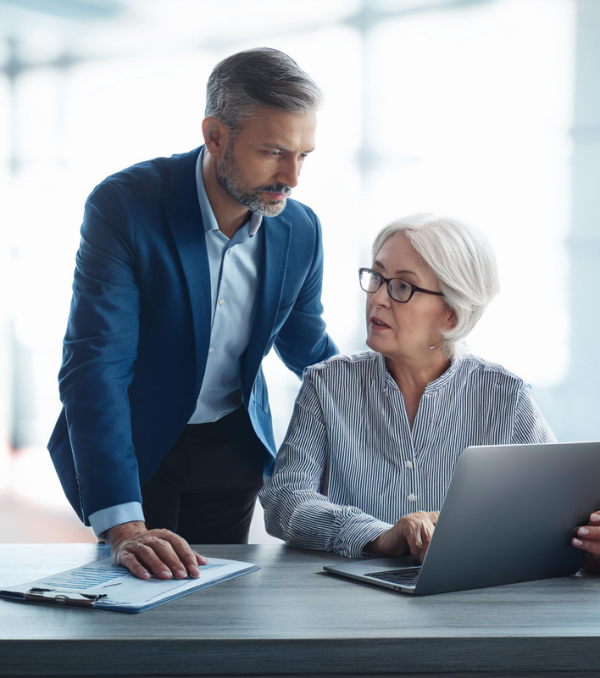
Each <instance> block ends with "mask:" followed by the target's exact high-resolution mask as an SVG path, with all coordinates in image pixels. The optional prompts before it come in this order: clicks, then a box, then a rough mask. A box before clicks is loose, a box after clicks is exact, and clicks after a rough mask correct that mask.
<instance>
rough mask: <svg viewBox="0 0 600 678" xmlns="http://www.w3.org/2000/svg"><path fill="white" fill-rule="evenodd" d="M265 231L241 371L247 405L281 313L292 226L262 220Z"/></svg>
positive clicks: (281, 221)
mask: <svg viewBox="0 0 600 678" xmlns="http://www.w3.org/2000/svg"><path fill="white" fill-rule="evenodd" d="M262 229H264V243H265V248H264V254H263V260H262V265H261V277H260V282H259V287H258V294H257V298H256V313H255V314H254V323H253V327H252V337H251V339H250V345H249V346H248V351H247V353H246V355H245V356H244V361H243V367H242V395H243V399H244V402H245V403H246V405H247V404H248V399H249V396H250V391H251V390H252V385H253V382H254V377H255V376H256V373H257V372H258V369H259V367H260V363H261V361H262V359H263V352H264V350H265V347H266V346H267V344H268V343H269V341H270V339H271V331H272V330H273V325H274V324H275V317H276V316H277V311H278V310H279V302H280V300H281V294H282V292H283V281H284V277H285V271H286V267H287V260H288V253H289V247H290V237H291V233H292V225H291V224H290V222H289V221H287V220H286V219H284V218H283V217H282V216H279V217H263V220H262V224H261V230H262Z"/></svg>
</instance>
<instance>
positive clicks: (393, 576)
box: [365, 567, 421, 586]
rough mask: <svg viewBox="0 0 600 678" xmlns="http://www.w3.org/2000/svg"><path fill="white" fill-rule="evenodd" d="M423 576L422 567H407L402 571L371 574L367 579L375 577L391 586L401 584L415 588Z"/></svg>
mask: <svg viewBox="0 0 600 678" xmlns="http://www.w3.org/2000/svg"><path fill="white" fill-rule="evenodd" d="M420 574H421V568H420V567H405V568H403V569H402V570H387V571H386V572H369V573H368V574H367V575H365V576H366V577H374V578H375V579H381V580H383V581H387V582H390V583H391V584H401V585H402V586H414V585H415V584H416V583H417V579H418V578H419V575H420Z"/></svg>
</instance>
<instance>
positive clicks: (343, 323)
mask: <svg viewBox="0 0 600 678" xmlns="http://www.w3.org/2000/svg"><path fill="white" fill-rule="evenodd" d="M259 45H266V46H270V47H275V48H277V49H280V50H283V51H284V52H286V53H288V54H289V55H291V56H292V57H293V58H294V59H295V60H296V61H297V62H298V63H299V64H300V66H301V67H302V68H303V69H304V70H306V71H307V72H308V73H309V74H310V75H311V76H312V77H313V78H314V79H315V80H316V81H317V82H318V84H319V85H320V86H321V88H322V89H323V90H324V93H325V104H324V106H323V108H322V111H321V112H320V113H319V123H318V131H317V134H318V136H317V151H316V152H315V153H314V154H313V155H311V157H310V158H309V160H307V162H306V163H305V166H304V171H303V176H302V178H301V182H300V186H299V187H298V189H296V190H295V191H294V197H295V198H297V199H298V200H301V201H302V202H305V203H307V204H309V205H310V206H311V207H312V208H313V209H314V210H315V211H316V212H317V214H318V215H319V216H320V218H321V222H322V224H323V232H324V248H325V277H324V294H323V302H324V305H325V320H326V321H327V324H328V329H329V331H330V333H331V335H332V336H333V338H334V339H335V340H336V342H337V343H338V345H339V346H340V349H341V350H342V351H343V352H353V351H357V350H362V349H364V348H365V344H364V337H365V329H364V320H363V316H364V298H363V293H362V292H361V291H360V289H359V287H358V281H357V273H356V269H357V268H358V267H359V266H361V265H368V264H370V255H369V251H370V244H371V242H372V240H373V237H374V235H375V234H376V232H377V231H378V230H379V229H380V228H381V227H383V226H384V225H385V224H386V223H388V222H389V221H391V220H392V219H394V218H396V217H400V216H405V215H408V214H412V213H415V212H423V211H428V212H437V213H438V214H441V215H444V216H452V217H456V218H459V219H464V220H467V221H469V222H471V223H472V224H474V225H475V226H477V227H479V228H480V229H482V230H483V231H484V232H485V233H487V235H488V236H489V237H490V239H491V240H492V242H493V244H494V246H495V248H496V253H497V256H498V260H499V266H500V274H501V282H502V292H501V295H500V296H499V297H498V298H497V299H496V301H494V303H493V304H492V306H491V307H490V309H489V311H488V312H487V313H486V315H485V316H484V318H483V319H482V321H481V322H480V324H479V326H478V327H477V328H476V331H475V332H474V333H473V335H472V337H471V340H470V346H471V349H472V350H473V352H474V353H476V354H478V355H481V356H483V357H485V358H486V359H488V360H491V361H495V362H499V363H501V364H503V365H504V366H505V367H507V368H508V369H510V370H512V371H514V372H516V373H517V374H519V375H520V376H521V377H523V378H524V379H525V380H526V381H528V382H530V383H531V384H532V385H533V395H534V397H535V398H536V400H537V402H538V403H539V405H540V407H541V409H542V411H543V412H544V414H545V416H546V418H547V419H548V421H549V423H550V425H551V426H552V428H553V429H554V431H555V432H556V434H557V436H558V438H559V440H560V441H575V440H593V439H600V407H599V406H600V396H599V395H598V389H597V387H596V386H595V384H596V383H597V382H598V381H599V379H600V360H598V358H597V355H596V350H597V349H596V346H597V341H596V340H597V337H598V335H599V330H600V327H599V325H600V320H599V310H600V309H599V303H598V299H599V295H600V283H599V280H598V271H599V270H600V187H599V180H600V77H598V73H600V0H0V159H1V162H0V290H1V291H0V541H5V542H11V541H13V542H35V541H37V542H51V541H95V538H94V535H93V533H92V531H91V529H90V528H85V527H83V526H82V525H81V524H80V523H79V521H78V519H77V518H76V516H75V514H74V512H73V511H72V510H71V508H70V507H69V506H68V504H67V502H66V500H65V499H64V497H63V494H62V491H61V489H60V486H59V483H58V480H57V478H56V475H55V472H54V469H53V467H52V464H51V462H50V459H49V455H48V453H47V452H46V450H45V444H46V442H47V440H48V438H49V436H50V433H51V431H52V428H53V426H54V422H55V420H56V417H57V416H58V413H59V411H60V402H59V398H58V387H57V373H58V369H59V367H60V360H61V341H62V337H63V335H64V331H65V328H66V322H67V316H68V309H69V302H70V295H71V283H72V276H73V269H74V257H75V252H76V250H77V247H78V242H79V227H80V224H81V218H82V214H83V205H84V202H85V198H86V196H87V195H88V194H89V193H90V192H91V190H92V189H93V187H94V186H95V185H96V184H97V183H99V182H100V181H101V180H102V179H103V178H104V177H105V176H107V175H108V174H111V173H113V172H116V171H118V170H120V169H122V168H124V167H126V166H128V165H131V164H133V163H136V162H139V161H141V160H145V159H148V158H152V157H156V156H160V155H166V156H169V155H171V154H173V153H180V152H184V151H188V150H191V149H193V148H195V147H197V146H199V145H200V144H201V143H202V136H201V121H202V118H203V110H204V101H205V84H206V80H207V78H208V75H209V73H210V71H211V70H212V68H213V66H214V65H215V64H216V63H217V62H218V61H220V60H221V59H222V58H224V57H225V56H227V55H229V54H231V53H233V52H236V51H239V50H242V49H246V48H249V47H254V46H259ZM265 372H266V375H267V380H268V383H269V389H270V393H271V402H272V410H273V415H274V424H275V434H276V438H277V441H278V442H280V441H281V439H282V437H283V435H284V434H285V431H286V427H287V423H288V421H289V418H290V415H291V410H292V405H293V401H294V398H295V395H296V393H297V390H298V387H299V381H298V380H297V378H296V377H295V376H293V375H292V374H291V373H289V372H288V371H287V370H286V369H285V368H284V367H283V366H282V365H281V363H280V362H279V360H278V358H277V357H276V356H275V355H274V354H271V355H270V356H269V357H268V358H267V359H266V365H265ZM268 540H270V538H269V537H268V536H267V535H265V533H264V530H263V529H262V516H261V513H260V511H257V515H256V517H255V522H254V525H253V530H252V541H255V542H261V541H268Z"/></svg>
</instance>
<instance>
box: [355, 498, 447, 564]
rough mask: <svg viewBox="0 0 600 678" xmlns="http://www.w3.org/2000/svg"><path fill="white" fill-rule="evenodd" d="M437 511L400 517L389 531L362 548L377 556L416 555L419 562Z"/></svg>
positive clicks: (432, 528) (429, 536)
mask: <svg viewBox="0 0 600 678" xmlns="http://www.w3.org/2000/svg"><path fill="white" fill-rule="evenodd" d="M439 515H440V512H439V511H430V512H428V513H427V512H425V511H417V512H416V513H409V514H408V515H405V516H402V518H400V520H399V521H398V522H397V523H396V524H395V525H394V526H393V527H392V528H390V529H389V530H387V531H386V532H384V533H383V534H381V535H379V537H377V539H375V540H374V541H372V542H370V543H369V544H367V545H366V546H365V548H364V550H365V551H367V552H368V553H372V554H375V555H378V556H386V557H387V556H404V555H407V554H409V553H410V554H411V555H413V556H416V555H418V556H419V558H420V560H421V562H423V559H424V558H425V553H426V552H427V548H428V546H429V542H430V541H431V537H432V536H433V530H434V529H435V525H436V523H437V519H438V516H439Z"/></svg>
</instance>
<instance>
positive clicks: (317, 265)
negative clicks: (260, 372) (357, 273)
mask: <svg viewBox="0 0 600 678" xmlns="http://www.w3.org/2000/svg"><path fill="white" fill-rule="evenodd" d="M313 217H314V220H315V227H316V242H315V250H314V256H313V260H312V264H311V267H310V270H309V272H308V275H307V276H306V278H305V280H304V283H303V285H302V288H301V289H300V292H299V294H298V297H297V298H296V301H295V303H294V307H293V309H292V311H291V313H290V315H289V316H288V318H287V319H286V321H285V323H284V324H283V327H282V328H281V330H280V331H279V334H278V336H277V339H276V340H275V345H274V346H275V351H276V352H277V355H278V356H279V357H280V358H281V360H283V362H284V363H285V365H286V366H287V367H288V368H289V369H290V370H291V371H292V372H294V374H296V376H298V377H300V378H302V373H303V371H304V369H305V368H306V367H309V366H310V365H314V364H315V363H320V362H322V361H323V360H327V358H331V356H333V355H336V354H337V353H339V351H338V347H337V346H336V345H335V343H334V342H333V340H332V339H331V337H330V336H329V335H328V334H327V332H326V330H325V321H324V320H323V318H322V314H323V305H322V304H321V291H322V288H323V243H322V235H321V223H320V221H319V218H318V217H317V216H316V215H315V214H314V213H313Z"/></svg>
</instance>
